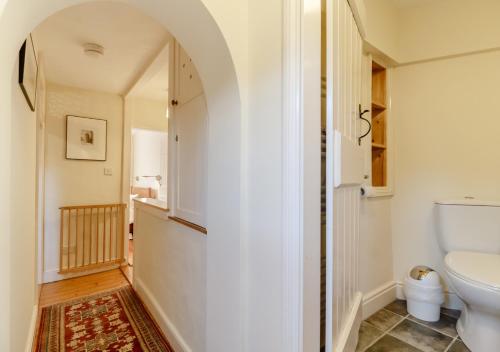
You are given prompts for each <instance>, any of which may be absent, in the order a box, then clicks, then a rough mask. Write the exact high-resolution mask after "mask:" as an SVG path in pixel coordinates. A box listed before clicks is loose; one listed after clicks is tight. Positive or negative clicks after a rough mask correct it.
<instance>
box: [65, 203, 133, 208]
mask: <svg viewBox="0 0 500 352" xmlns="http://www.w3.org/2000/svg"><path fill="white" fill-rule="evenodd" d="M120 206H122V207H124V208H126V207H127V204H125V203H115V204H91V205H66V206H64V207H59V209H61V210H62V209H64V210H66V209H90V208H94V209H95V208H99V209H102V208H109V207H120Z"/></svg>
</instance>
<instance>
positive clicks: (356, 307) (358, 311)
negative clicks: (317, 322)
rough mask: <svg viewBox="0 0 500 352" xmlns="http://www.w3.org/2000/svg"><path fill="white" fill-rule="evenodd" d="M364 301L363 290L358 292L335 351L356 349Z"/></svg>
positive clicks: (344, 351)
mask: <svg viewBox="0 0 500 352" xmlns="http://www.w3.org/2000/svg"><path fill="white" fill-rule="evenodd" d="M362 301H363V294H362V293H361V292H357V293H356V295H355V297H354V303H353V305H352V308H351V311H350V312H349V316H348V317H347V320H346V323H345V325H344V328H343V329H342V331H341V332H340V334H339V337H338V341H339V342H338V343H337V344H336V345H335V349H334V350H335V352H351V351H355V350H356V345H357V344H358V332H359V327H360V325H361V321H362V320H363V319H362V306H361V304H362Z"/></svg>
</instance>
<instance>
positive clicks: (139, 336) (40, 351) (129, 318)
mask: <svg viewBox="0 0 500 352" xmlns="http://www.w3.org/2000/svg"><path fill="white" fill-rule="evenodd" d="M38 329H39V331H38V334H37V339H36V345H35V352H62V351H64V352H93V351H108V352H111V351H119V352H129V351H130V352H140V351H145V352H150V351H151V352H152V351H155V352H173V349H172V348H171V347H170V345H169V344H168V342H167V340H166V339H165V337H164V336H163V334H162V333H161V331H160V329H159V328H158V327H157V325H156V324H155V323H154V321H153V319H152V318H151V317H150V316H149V314H148V312H147V310H146V309H145V307H144V306H143V305H142V303H141V301H140V299H139V298H138V297H137V295H136V294H135V292H134V290H133V289H132V288H131V287H130V286H127V287H124V288H121V289H119V290H116V291H111V292H106V293H102V294H99V295H96V296H92V297H85V298H82V299H79V300H77V301H72V302H66V303H61V304H56V305H53V306H50V307H45V308H43V309H42V312H41V316H40V324H39V327H38Z"/></svg>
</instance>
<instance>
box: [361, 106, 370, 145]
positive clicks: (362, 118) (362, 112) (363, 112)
mask: <svg viewBox="0 0 500 352" xmlns="http://www.w3.org/2000/svg"><path fill="white" fill-rule="evenodd" d="M369 112H370V110H364V111H361V104H359V118H360V119H361V120H363V121H365V122H366V123H368V131H367V132H366V133H365V134H363V135H362V136H360V137H359V138H358V144H359V145H361V140H362V139H363V138H365V137H366V136H368V134H369V133H370V132H371V130H372V124H371V123H370V121H368V120H367V119H365V118H364V117H363V115H364V114H366V113H369Z"/></svg>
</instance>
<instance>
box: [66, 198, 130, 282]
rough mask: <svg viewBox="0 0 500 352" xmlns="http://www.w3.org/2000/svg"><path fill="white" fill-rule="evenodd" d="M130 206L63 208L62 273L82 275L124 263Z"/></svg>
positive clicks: (109, 205) (102, 205)
mask: <svg viewBox="0 0 500 352" xmlns="http://www.w3.org/2000/svg"><path fill="white" fill-rule="evenodd" d="M126 207H127V205H126V204H123V203H117V204H96V205H73V206H63V207H60V208H59V209H60V211H61V219H60V221H61V229H60V237H59V241H60V245H59V251H60V253H59V272H60V273H69V272H81V271H85V270H93V269H95V268H98V267H102V266H109V265H116V264H121V263H122V262H123V253H124V248H123V247H124V245H125V242H124V240H125V235H126V234H125V220H126V219H125V209H126Z"/></svg>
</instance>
